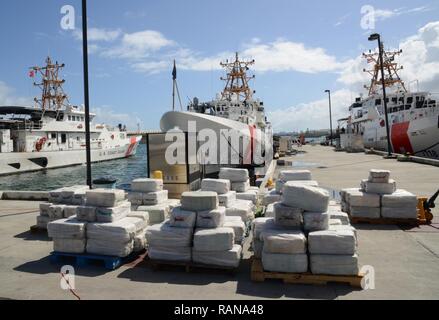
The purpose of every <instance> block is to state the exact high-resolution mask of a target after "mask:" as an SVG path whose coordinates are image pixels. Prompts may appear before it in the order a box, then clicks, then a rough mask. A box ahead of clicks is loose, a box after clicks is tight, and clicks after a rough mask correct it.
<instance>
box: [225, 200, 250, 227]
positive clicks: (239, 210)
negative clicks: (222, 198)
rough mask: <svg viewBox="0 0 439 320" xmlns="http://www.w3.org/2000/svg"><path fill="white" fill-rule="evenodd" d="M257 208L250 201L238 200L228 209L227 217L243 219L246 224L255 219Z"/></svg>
mask: <svg viewBox="0 0 439 320" xmlns="http://www.w3.org/2000/svg"><path fill="white" fill-rule="evenodd" d="M254 209H255V206H254V204H253V202H251V201H248V200H236V201H235V202H234V203H233V204H232V205H231V206H230V207H228V208H226V216H229V217H241V219H242V221H243V222H244V223H245V222H247V221H249V220H253V219H254Z"/></svg>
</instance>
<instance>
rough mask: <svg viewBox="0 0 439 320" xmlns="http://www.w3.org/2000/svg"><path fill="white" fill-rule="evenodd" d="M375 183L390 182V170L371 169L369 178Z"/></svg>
mask: <svg viewBox="0 0 439 320" xmlns="http://www.w3.org/2000/svg"><path fill="white" fill-rule="evenodd" d="M368 180H369V181H370V182H373V183H388V182H389V180H390V171H389V170H379V169H372V170H370V171H369V179H368Z"/></svg>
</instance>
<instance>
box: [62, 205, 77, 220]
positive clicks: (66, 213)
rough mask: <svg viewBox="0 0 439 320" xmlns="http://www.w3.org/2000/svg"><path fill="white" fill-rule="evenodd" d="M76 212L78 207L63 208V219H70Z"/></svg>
mask: <svg viewBox="0 0 439 320" xmlns="http://www.w3.org/2000/svg"><path fill="white" fill-rule="evenodd" d="M77 210H78V206H65V207H64V212H63V216H64V218H70V217H71V216H75V215H76V213H77Z"/></svg>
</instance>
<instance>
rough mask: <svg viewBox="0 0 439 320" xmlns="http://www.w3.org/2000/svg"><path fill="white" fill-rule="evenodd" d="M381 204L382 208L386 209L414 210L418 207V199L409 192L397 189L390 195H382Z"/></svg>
mask: <svg viewBox="0 0 439 320" xmlns="http://www.w3.org/2000/svg"><path fill="white" fill-rule="evenodd" d="M381 203H382V206H383V207H388V208H404V207H409V208H416V207H417V206H418V198H417V197H416V196H415V195H414V194H413V193H411V192H408V191H406V190H403V189H398V190H396V191H395V192H394V193H392V194H386V195H383V196H382V198H381Z"/></svg>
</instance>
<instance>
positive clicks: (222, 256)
mask: <svg viewBox="0 0 439 320" xmlns="http://www.w3.org/2000/svg"><path fill="white" fill-rule="evenodd" d="M241 254H242V247H241V246H240V245H236V244H235V245H233V247H232V249H230V250H227V251H197V250H195V249H193V250H192V259H193V260H194V262H196V263H202V264H206V265H213V266H221V267H233V268H237V267H238V266H239V262H240V261H241Z"/></svg>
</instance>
